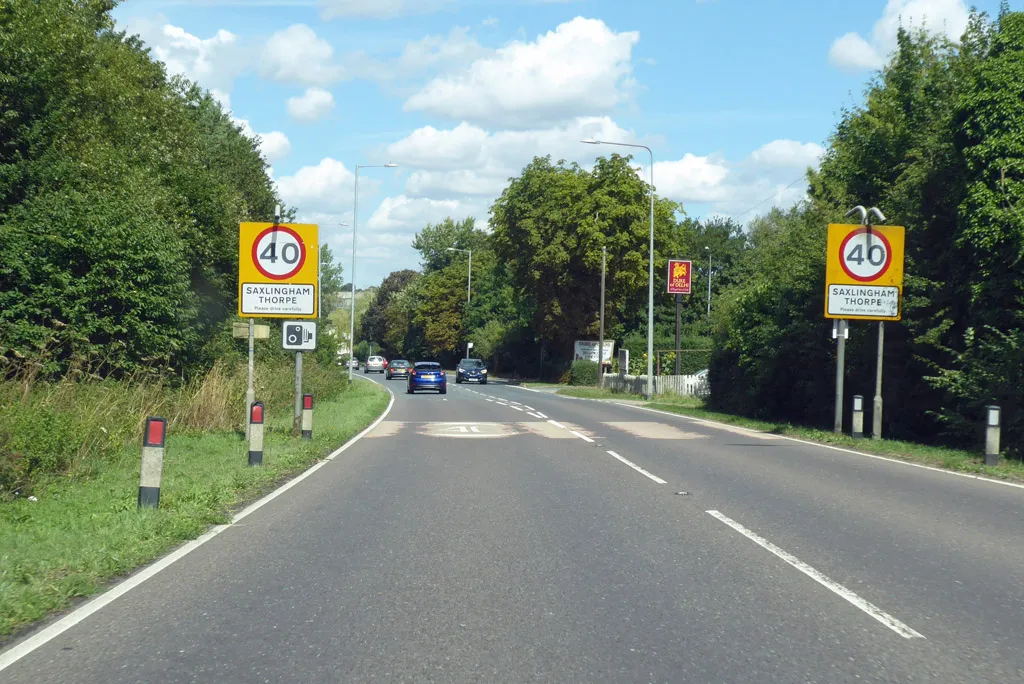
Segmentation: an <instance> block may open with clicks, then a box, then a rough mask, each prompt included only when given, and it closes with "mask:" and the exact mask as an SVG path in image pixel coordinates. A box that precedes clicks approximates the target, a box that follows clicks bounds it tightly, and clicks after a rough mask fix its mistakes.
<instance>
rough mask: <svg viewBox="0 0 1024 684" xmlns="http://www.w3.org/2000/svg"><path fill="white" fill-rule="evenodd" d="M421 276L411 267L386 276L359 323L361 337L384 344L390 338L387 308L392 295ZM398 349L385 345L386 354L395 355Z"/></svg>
mask: <svg viewBox="0 0 1024 684" xmlns="http://www.w3.org/2000/svg"><path fill="white" fill-rule="evenodd" d="M418 277H419V273H417V272H416V271H413V270H410V269H404V270H401V271H394V272H392V273H391V274H390V275H388V276H387V277H386V278H384V281H383V282H382V283H381V285H380V289H378V290H377V293H376V295H374V297H373V299H371V300H370V305H369V308H367V310H366V313H365V314H364V315H363V318H362V321H361V322H360V325H359V330H360V332H359V337H360V338H361V339H364V340H369V341H371V342H376V343H378V344H381V345H383V344H384V343H385V341H386V339H387V338H388V329H387V328H388V322H387V308H388V305H389V304H390V303H391V299H392V297H394V296H395V294H396V293H398V292H401V291H402V290H403V289H405V288H406V287H407V286H408V285H409V284H410V283H412V282H414V281H415V280H416V279H417V278H418ZM397 351H398V350H397V349H395V348H393V347H385V349H384V352H385V353H386V354H391V355H394V354H395V353H396V352H397Z"/></svg>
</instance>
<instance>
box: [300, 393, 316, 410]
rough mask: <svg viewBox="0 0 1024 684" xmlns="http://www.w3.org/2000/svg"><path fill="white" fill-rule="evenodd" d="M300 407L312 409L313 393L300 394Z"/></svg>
mask: <svg viewBox="0 0 1024 684" xmlns="http://www.w3.org/2000/svg"><path fill="white" fill-rule="evenodd" d="M302 408H304V409H308V410H312V409H313V395H312V394H303V395H302Z"/></svg>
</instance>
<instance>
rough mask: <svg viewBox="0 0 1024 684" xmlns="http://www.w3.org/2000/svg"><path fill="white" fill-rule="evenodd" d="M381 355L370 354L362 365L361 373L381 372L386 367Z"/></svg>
mask: <svg viewBox="0 0 1024 684" xmlns="http://www.w3.org/2000/svg"><path fill="white" fill-rule="evenodd" d="M386 365H387V364H386V363H385V361H384V357H383V356H371V357H370V358H368V359H366V365H365V366H364V367H363V373H383V372H384V368H385V367H386Z"/></svg>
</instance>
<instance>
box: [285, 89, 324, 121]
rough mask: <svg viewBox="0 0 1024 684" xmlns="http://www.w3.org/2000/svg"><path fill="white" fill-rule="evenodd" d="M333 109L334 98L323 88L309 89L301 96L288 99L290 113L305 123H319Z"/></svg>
mask: <svg viewBox="0 0 1024 684" xmlns="http://www.w3.org/2000/svg"><path fill="white" fill-rule="evenodd" d="M332 109H334V96H333V95H331V92H330V91H329V90H324V89H323V88H307V89H306V92H305V93H303V94H302V95H301V96H299V97H290V98H288V113H289V114H291V116H292V118H294V119H297V120H298V121H302V122H304V123H310V122H313V121H319V120H320V119H322V118H324V117H325V116H327V114H328V112H330V111H331V110H332Z"/></svg>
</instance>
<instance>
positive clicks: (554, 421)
mask: <svg viewBox="0 0 1024 684" xmlns="http://www.w3.org/2000/svg"><path fill="white" fill-rule="evenodd" d="M548 422H549V423H551V424H552V425H554V426H555V427H560V428H562V429H563V430H565V429H566V427H565V426H564V425H562V424H561V423H559V422H558V421H557V420H550V419H549V420H548Z"/></svg>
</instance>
